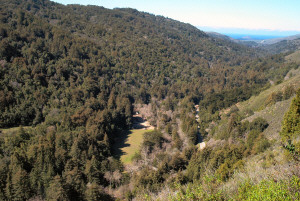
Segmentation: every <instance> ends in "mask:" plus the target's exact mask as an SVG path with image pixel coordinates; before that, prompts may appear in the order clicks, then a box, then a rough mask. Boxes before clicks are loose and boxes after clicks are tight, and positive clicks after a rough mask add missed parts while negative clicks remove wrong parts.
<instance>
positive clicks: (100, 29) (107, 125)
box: [0, 0, 298, 200]
mask: <svg viewBox="0 0 300 201" xmlns="http://www.w3.org/2000/svg"><path fill="white" fill-rule="evenodd" d="M285 56H286V54H279V55H271V56H268V57H263V56H262V55H260V53H259V52H257V51H256V50H255V49H251V48H249V47H246V46H243V45H239V44H236V43H234V42H231V41H226V40H222V39H216V38H212V37H210V36H208V35H207V34H205V33H204V32H202V31H200V30H198V29H197V28H195V27H193V26H191V25H189V24H184V23H181V22H178V21H175V20H172V19H168V18H164V17H161V16H155V15H152V14H148V13H143V12H139V11H137V10H134V9H113V10H110V9H105V8H103V7H97V6H79V5H69V6H64V5H60V4H57V3H53V2H51V1H48V0H24V1H21V0H0V128H1V130H0V147H1V149H0V199H1V200H28V199H37V200H114V199H115V198H120V199H129V200H130V199H133V198H134V197H136V198H137V199H138V197H139V196H141V195H142V194H143V193H144V192H145V193H146V194H148V193H149V192H151V193H156V194H157V193H158V192H160V191H161V190H162V188H163V186H164V185H168V186H170V188H171V186H172V185H173V184H174V183H177V184H180V185H185V184H188V183H191V182H194V181H195V182H196V181H201V180H202V179H203V175H201V172H202V169H203V168H205V167H206V166H208V167H210V168H211V174H212V175H213V174H215V173H217V174H219V175H221V180H222V181H224V182H226V181H227V180H228V179H229V178H230V177H231V176H232V175H233V171H234V170H236V169H237V168H239V167H240V166H243V160H244V158H245V157H248V156H252V155H255V154H257V153H260V152H262V151H264V150H265V149H267V148H268V147H269V146H270V142H269V141H268V140H266V138H265V137H264V135H263V134H260V133H261V132H262V131H263V130H264V129H265V128H266V127H267V122H265V121H264V120H261V119H257V120H256V121H254V123H248V124H244V123H241V122H240V121H238V119H236V118H238V117H237V116H234V115H232V117H231V118H230V122H231V124H232V126H231V127H228V130H227V131H228V132H227V133H225V134H224V136H226V137H224V139H226V140H228V139H229V138H230V136H231V137H236V135H239V136H238V137H239V138H241V139H242V138H243V137H245V135H247V133H249V132H250V133H251V135H250V137H249V136H248V137H247V140H246V141H244V142H243V143H246V146H245V144H243V143H241V144H237V145H236V146H234V147H231V146H230V143H228V142H226V143H223V145H222V146H220V147H219V148H218V150H215V149H212V148H208V149H205V150H204V151H203V152H198V150H197V148H196V147H195V146H194V145H195V144H197V142H200V140H203V139H207V140H209V139H210V138H211V137H212V134H211V132H210V131H209V129H210V127H211V125H212V122H214V123H218V122H219V121H220V120H221V115H220V110H222V109H224V108H228V107H230V106H232V105H234V104H235V103H238V102H241V101H245V100H247V99H249V98H250V97H251V96H252V95H255V94H258V93H259V92H260V91H263V90H265V89H267V88H268V87H270V85H271V84H270V83H272V84H274V83H275V84H279V83H281V82H282V81H283V80H284V77H285V76H286V74H287V73H288V72H289V71H290V70H291V69H297V68H298V65H297V64H296V63H293V62H286V60H285ZM295 90H296V89H294V88H293V89H292V88H291V89H290V92H287V93H288V94H287V95H286V97H285V99H288V98H290V97H291V96H293V94H294V91H295ZM195 105H199V108H200V112H199V115H200V116H201V117H200V120H199V121H196V119H195V108H194V106H195ZM144 108H150V109H149V112H148V114H147V115H148V116H147V118H148V120H149V121H150V122H151V124H152V125H153V126H155V127H156V128H157V129H155V130H154V131H153V132H151V133H146V134H145V136H144V141H143V143H142V145H141V149H140V151H138V152H137V154H136V156H135V159H134V161H135V162H134V167H135V168H134V170H133V171H131V172H129V170H128V167H127V166H124V165H123V164H122V163H121V162H120V161H119V159H117V158H116V157H114V155H113V153H112V147H113V144H114V143H115V141H116V139H117V136H119V135H122V134H123V133H124V131H127V130H128V129H130V128H131V127H132V123H133V121H132V115H133V112H134V111H139V110H142V109H144ZM16 127H19V128H18V129H16ZM235 129H238V130H239V131H238V132H237V131H235ZM237 139H238V138H237ZM256 139H259V140H260V141H259V142H260V143H261V145H259V146H254V145H253V141H254V140H256ZM224 150H226V151H224ZM221 152H222V153H221ZM222 154H223V155H224V154H225V155H226V154H228V156H226V157H225V156H223V155H222ZM230 154H233V155H235V157H233V158H232V159H231V160H228V161H227V160H223V159H224V158H228V157H229V155H230ZM220 155H222V157H223V159H220V160H219V159H218V157H221V156H220ZM230 156H231V155H230ZM208 158H214V159H213V160H210V159H208ZM202 159H203V160H202ZM196 164H197V165H198V166H196ZM128 186H130V187H128ZM141 199H144V198H141Z"/></svg>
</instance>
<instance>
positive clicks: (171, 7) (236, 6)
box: [54, 0, 300, 37]
mask: <svg viewBox="0 0 300 201" xmlns="http://www.w3.org/2000/svg"><path fill="white" fill-rule="evenodd" d="M54 1H55V2H58V3H62V4H65V5H66V4H81V5H98V6H103V7H105V8H110V9H113V8H134V9H137V10H139V11H143V12H148V13H151V14H155V15H162V16H164V17H168V18H172V19H174V20H178V21H181V22H185V23H189V24H192V25H193V26H196V27H198V28H200V29H201V30H203V31H215V32H218V33H222V34H249V35H270V36H282V37H284V36H291V35H296V34H300V23H299V19H300V12H299V11H298V10H299V8H300V1H295V0H286V1H281V0H265V1H260V0H245V1H239V0H230V1H224V0H210V1H199V2H198V1H193V0H186V1H184V2H182V1H179V0H172V1H170V0H152V1H138V0H127V1H123V0H114V1H111V0H101V1H96V0H54ZM207 28H209V29H207ZM218 30H219V31H218ZM245 31H246V32H245Z"/></svg>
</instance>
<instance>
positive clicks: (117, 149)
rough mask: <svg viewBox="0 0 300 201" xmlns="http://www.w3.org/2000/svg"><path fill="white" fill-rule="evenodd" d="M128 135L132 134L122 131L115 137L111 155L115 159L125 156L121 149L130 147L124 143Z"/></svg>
mask: <svg viewBox="0 0 300 201" xmlns="http://www.w3.org/2000/svg"><path fill="white" fill-rule="evenodd" d="M130 134H132V132H131V131H129V130H128V131H123V132H122V133H120V134H118V135H117V137H116V138H115V139H114V142H113V146H112V155H113V156H114V157H115V158H117V159H120V157H121V156H122V155H124V154H125V152H124V151H122V148H124V147H129V146H130V144H128V143H126V141H127V139H128V136H129V135H130Z"/></svg>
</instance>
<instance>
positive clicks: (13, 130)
mask: <svg viewBox="0 0 300 201" xmlns="http://www.w3.org/2000/svg"><path fill="white" fill-rule="evenodd" d="M30 128H31V127H30V126H23V129H24V130H28V129H30ZM19 129H20V127H12V128H0V131H1V132H0V133H2V134H3V135H14V134H16V133H17V132H18V130H19Z"/></svg>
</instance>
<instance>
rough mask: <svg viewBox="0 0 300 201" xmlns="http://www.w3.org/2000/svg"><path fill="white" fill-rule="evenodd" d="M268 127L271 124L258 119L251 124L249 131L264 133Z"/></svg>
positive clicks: (260, 118)
mask: <svg viewBox="0 0 300 201" xmlns="http://www.w3.org/2000/svg"><path fill="white" fill-rule="evenodd" d="M268 126H269V124H268V122H267V121H266V120H265V119H263V118H262V117H257V118H255V119H254V120H253V121H252V122H251V123H250V124H249V129H250V130H257V131H258V132H263V131H264V130H265V129H266V128H267V127H268Z"/></svg>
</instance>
